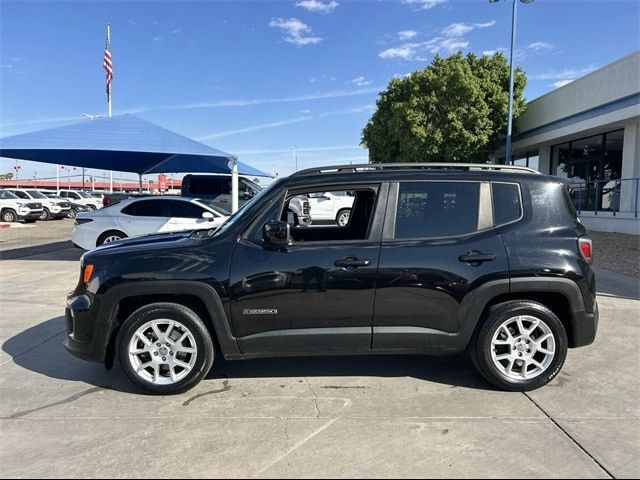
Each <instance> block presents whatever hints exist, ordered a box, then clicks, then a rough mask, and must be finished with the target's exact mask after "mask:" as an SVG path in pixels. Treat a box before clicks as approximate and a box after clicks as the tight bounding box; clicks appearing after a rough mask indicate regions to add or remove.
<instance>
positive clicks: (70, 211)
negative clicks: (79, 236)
mask: <svg viewBox="0 0 640 480" xmlns="http://www.w3.org/2000/svg"><path fill="white" fill-rule="evenodd" d="M77 215H78V212H77V211H76V210H74V209H73V208H72V209H71V210H69V213H67V217H69V218H71V219H74V218H76V216H77Z"/></svg>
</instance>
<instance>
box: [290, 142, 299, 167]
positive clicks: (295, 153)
mask: <svg viewBox="0 0 640 480" xmlns="http://www.w3.org/2000/svg"><path fill="white" fill-rule="evenodd" d="M291 150H292V151H293V171H294V172H297V171H298V151H297V150H296V147H291Z"/></svg>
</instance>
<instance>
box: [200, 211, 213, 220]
mask: <svg viewBox="0 0 640 480" xmlns="http://www.w3.org/2000/svg"><path fill="white" fill-rule="evenodd" d="M202 218H204V219H205V220H206V221H207V222H213V221H214V220H215V219H216V217H214V215H213V213H211V212H202Z"/></svg>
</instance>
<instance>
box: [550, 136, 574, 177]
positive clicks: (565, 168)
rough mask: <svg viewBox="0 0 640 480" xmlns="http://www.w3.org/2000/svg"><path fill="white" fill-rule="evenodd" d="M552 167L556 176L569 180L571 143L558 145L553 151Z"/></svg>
mask: <svg viewBox="0 0 640 480" xmlns="http://www.w3.org/2000/svg"><path fill="white" fill-rule="evenodd" d="M551 160H552V164H551V165H552V166H551V171H552V172H553V174H554V175H556V176H558V177H562V178H569V173H570V172H569V143H563V144H562V145H556V146H555V147H553V148H552V149H551Z"/></svg>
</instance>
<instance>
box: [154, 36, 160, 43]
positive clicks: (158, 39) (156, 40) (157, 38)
mask: <svg viewBox="0 0 640 480" xmlns="http://www.w3.org/2000/svg"><path fill="white" fill-rule="evenodd" d="M160 40H162V37H153V41H154V42H159V41H160Z"/></svg>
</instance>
